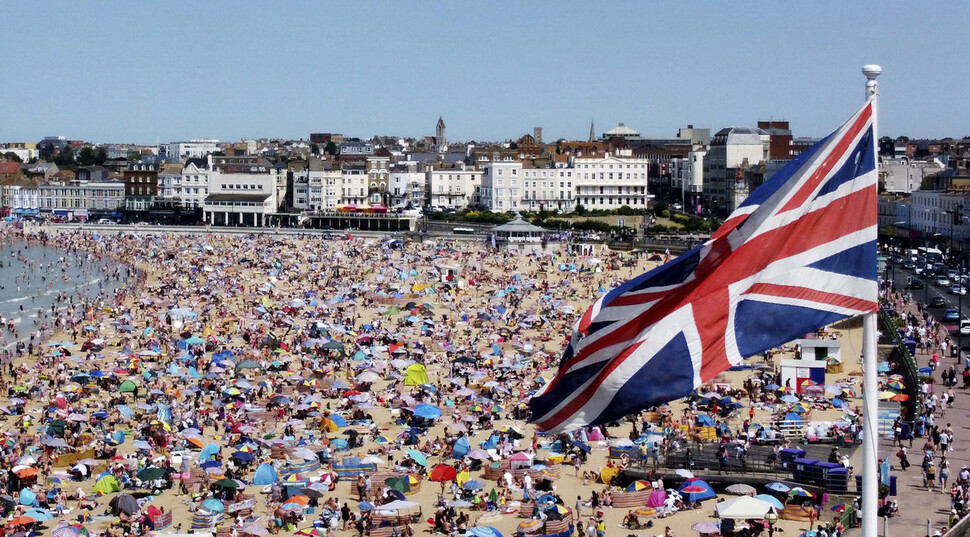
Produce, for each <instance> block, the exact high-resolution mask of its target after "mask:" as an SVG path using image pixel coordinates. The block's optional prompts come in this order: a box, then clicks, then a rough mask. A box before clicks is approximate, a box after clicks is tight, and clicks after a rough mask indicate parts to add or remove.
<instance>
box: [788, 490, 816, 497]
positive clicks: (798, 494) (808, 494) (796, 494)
mask: <svg viewBox="0 0 970 537" xmlns="http://www.w3.org/2000/svg"><path fill="white" fill-rule="evenodd" d="M788 497H789V498H814V497H815V495H814V494H812V493H811V492H809V491H807V490H805V489H803V488H802V487H795V488H793V489H791V490H789V491H788Z"/></svg>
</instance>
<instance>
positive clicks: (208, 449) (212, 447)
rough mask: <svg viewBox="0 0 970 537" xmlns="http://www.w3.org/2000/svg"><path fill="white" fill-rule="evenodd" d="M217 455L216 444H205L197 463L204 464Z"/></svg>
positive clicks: (217, 447) (217, 448)
mask: <svg viewBox="0 0 970 537" xmlns="http://www.w3.org/2000/svg"><path fill="white" fill-rule="evenodd" d="M216 453H219V446H218V445H217V444H206V446H205V447H204V448H202V451H201V452H199V462H200V463H202V462H205V461H207V460H209V459H210V458H212V456H213V455H215V454H216Z"/></svg>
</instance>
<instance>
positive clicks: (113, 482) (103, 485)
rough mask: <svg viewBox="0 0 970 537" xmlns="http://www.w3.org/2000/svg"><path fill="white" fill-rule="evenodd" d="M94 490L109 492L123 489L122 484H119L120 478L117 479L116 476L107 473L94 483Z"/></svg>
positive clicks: (102, 492)
mask: <svg viewBox="0 0 970 537" xmlns="http://www.w3.org/2000/svg"><path fill="white" fill-rule="evenodd" d="M92 490H93V491H94V492H100V493H101V494H108V493H109V492H118V491H119V490H121V485H119V484H118V480H117V479H115V476H113V475H106V476H103V477H102V478H101V479H99V480H98V482H97V483H95V484H94V488H93V489H92Z"/></svg>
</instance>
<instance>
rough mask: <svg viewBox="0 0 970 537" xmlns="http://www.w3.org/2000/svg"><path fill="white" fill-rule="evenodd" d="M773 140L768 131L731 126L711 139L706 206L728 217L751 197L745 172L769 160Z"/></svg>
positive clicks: (706, 167) (705, 180) (706, 174)
mask: <svg viewBox="0 0 970 537" xmlns="http://www.w3.org/2000/svg"><path fill="white" fill-rule="evenodd" d="M769 142H770V138H769V136H768V133H766V132H765V131H763V130H761V129H754V128H750V127H728V128H725V129H721V130H719V131H718V132H717V134H715V135H714V136H713V138H711V147H710V150H709V151H708V153H707V156H706V157H705V159H704V186H703V190H704V205H705V207H707V208H708V209H709V210H711V211H713V212H714V213H715V214H717V215H720V216H727V215H729V214H731V213H732V212H733V211H734V210H735V209H736V208H737V207H738V205H739V204H740V203H741V202H742V201H744V199H745V198H747V197H748V193H749V192H750V188H749V185H748V184H747V183H746V182H745V181H744V180H743V171H744V170H746V169H748V168H749V167H751V166H755V165H758V164H761V163H763V162H767V161H768V147H769Z"/></svg>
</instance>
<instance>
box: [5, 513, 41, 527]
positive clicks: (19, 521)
mask: <svg viewBox="0 0 970 537" xmlns="http://www.w3.org/2000/svg"><path fill="white" fill-rule="evenodd" d="M36 523H37V521H36V520H34V519H32V518H30V517H26V516H18V517H14V518H12V519H10V520H8V521H7V524H6V525H7V526H10V527H14V526H28V525H30V524H36Z"/></svg>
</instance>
